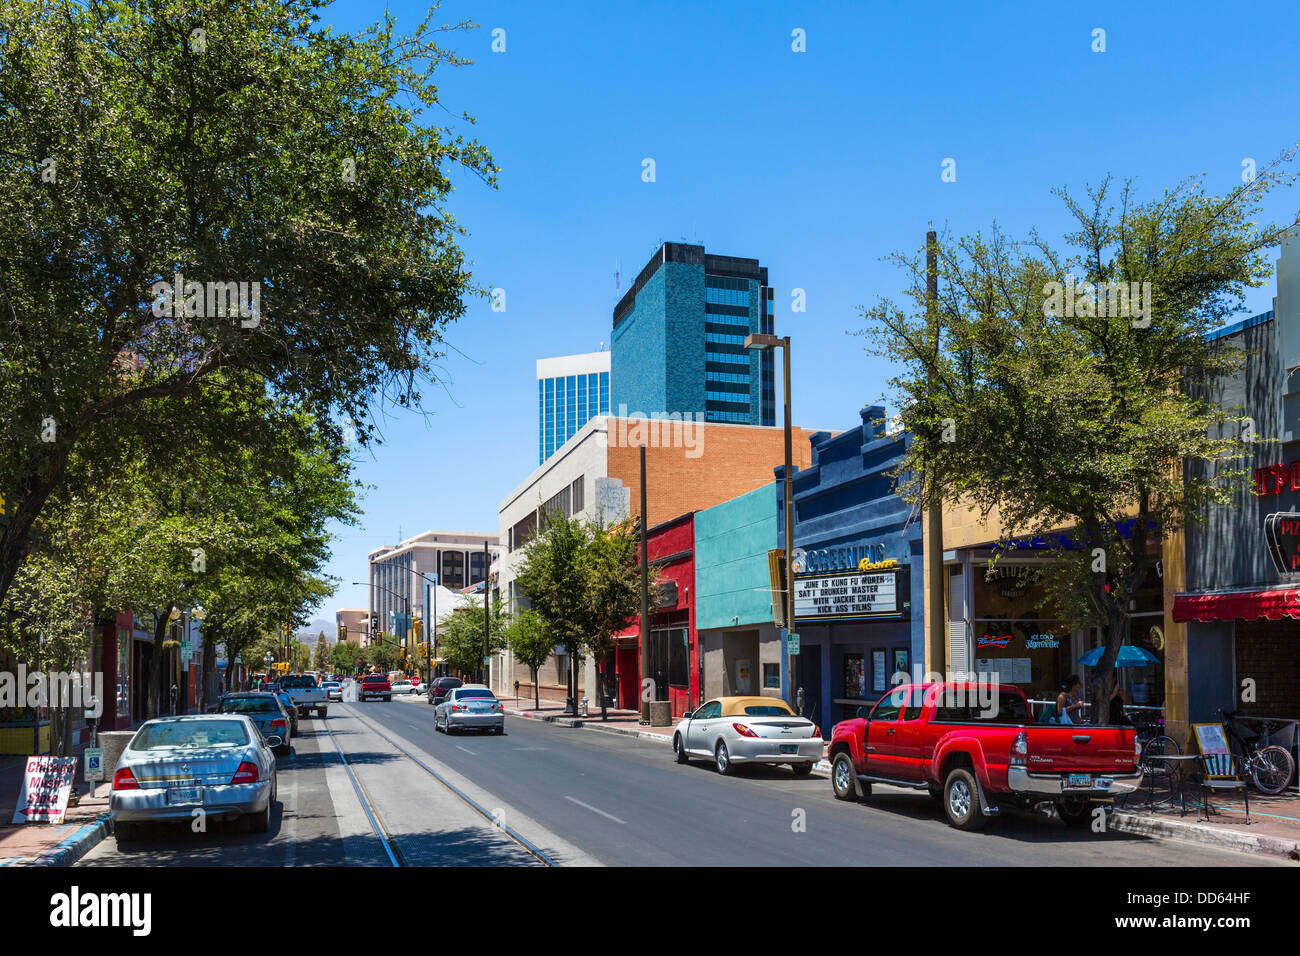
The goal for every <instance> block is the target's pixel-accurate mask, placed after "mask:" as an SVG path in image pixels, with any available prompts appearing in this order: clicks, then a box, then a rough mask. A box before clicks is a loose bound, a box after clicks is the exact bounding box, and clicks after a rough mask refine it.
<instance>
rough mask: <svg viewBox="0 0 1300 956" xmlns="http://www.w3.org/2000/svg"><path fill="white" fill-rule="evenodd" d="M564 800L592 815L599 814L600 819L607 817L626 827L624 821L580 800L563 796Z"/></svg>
mask: <svg viewBox="0 0 1300 956" xmlns="http://www.w3.org/2000/svg"><path fill="white" fill-rule="evenodd" d="M564 799H565V800H568V801H569V802H570V803H576V804H577V805H578V806H580V807H583V808H584V809H587V810H590V811H591V812H592V813H599V814H600V815H601V816H602V817H608V818H609V819H610V820H613V821H614V822H615V823H621V824H623V825H624V826H627V821H626V820H620V819H619V818H618V817H616V816H614V814H612V813H606V812H605V811H604V810H601V809H599V808H598V807H593V806H592V805H591V804H590V803H583V802H582V801H581V800H578V799H576V798H574V797H570V796H567V795H566V796H565V798H564Z"/></svg>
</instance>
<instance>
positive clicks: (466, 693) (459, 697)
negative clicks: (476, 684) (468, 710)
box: [456, 688, 496, 700]
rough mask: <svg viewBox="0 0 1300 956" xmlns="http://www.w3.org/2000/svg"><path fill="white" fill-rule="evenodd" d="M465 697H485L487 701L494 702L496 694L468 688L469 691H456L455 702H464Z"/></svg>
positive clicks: (485, 690)
mask: <svg viewBox="0 0 1300 956" xmlns="http://www.w3.org/2000/svg"><path fill="white" fill-rule="evenodd" d="M467 697H485V698H487V699H488V700H496V694H494V693H492V691H490V690H487V689H483V690H476V689H474V688H470V689H469V690H458V691H456V699H457V700H464V699H465V698H467Z"/></svg>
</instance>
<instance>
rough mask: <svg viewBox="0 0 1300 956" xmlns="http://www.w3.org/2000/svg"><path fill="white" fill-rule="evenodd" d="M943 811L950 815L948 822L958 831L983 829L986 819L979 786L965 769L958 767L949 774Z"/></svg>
mask: <svg viewBox="0 0 1300 956" xmlns="http://www.w3.org/2000/svg"><path fill="white" fill-rule="evenodd" d="M943 809H944V812H945V813H947V814H948V822H949V823H951V824H952V825H953V826H954V827H956V828H957V829H958V830H979V829H982V828H983V826H984V820H985V818H984V814H983V813H982V812H980V798H979V784H978V783H977V782H976V781H975V775H974V774H973V773H971V772H970V771H969V770H967V769H966V768H965V767H957V768H956V769H954V770H953V771H952V772H951V773H949V774H948V781H947V783H945V784H944V786H943Z"/></svg>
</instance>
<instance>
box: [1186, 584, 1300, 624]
mask: <svg viewBox="0 0 1300 956" xmlns="http://www.w3.org/2000/svg"><path fill="white" fill-rule="evenodd" d="M1237 618H1242V619H1244V620H1247V621H1254V620H1259V619H1260V618H1267V619H1268V620H1270V621H1279V620H1281V619H1283V618H1297V619H1300V588H1290V589H1287V590H1284V591H1238V592H1236V593H1234V594H1179V595H1176V596H1175V597H1174V620H1175V621H1235V620H1236V619H1237Z"/></svg>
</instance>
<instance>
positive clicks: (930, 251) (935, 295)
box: [925, 229, 948, 674]
mask: <svg viewBox="0 0 1300 956" xmlns="http://www.w3.org/2000/svg"><path fill="white" fill-rule="evenodd" d="M938 256H939V242H938V237H937V236H936V235H935V232H934V230H933V229H932V230H930V231H929V232H927V233H926V234H925V317H926V327H927V331H928V333H929V337H930V347H931V348H932V349H933V350H934V356H935V359H936V361H937V360H938V356H939V264H938ZM930 378H931V382H930V384H931V386H933V384H934V382H933V378H934V373H933V372H931V374H930ZM925 530H926V537H927V539H928V540H927V542H926V549H925V577H926V582H925V586H926V590H927V591H928V595H927V600H926V602H925V606H926V608H927V609H928V610H929V612H930V620H929V625H930V626H929V629H928V630H929V633H928V634H927V635H926V636H927V643H928V644H929V645H930V660H929V661H927V662H926V663H927V669H928V670H933V671H938V672H939V673H940V674H946V672H947V669H948V636H947V626H946V621H945V619H946V617H947V614H946V613H945V612H944V600H943V592H944V583H945V582H944V579H943V578H944V575H943V505H942V503H941V502H938V501H934V500H931V502H930V506H929V507H928V508H927V509H926V512H925Z"/></svg>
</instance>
